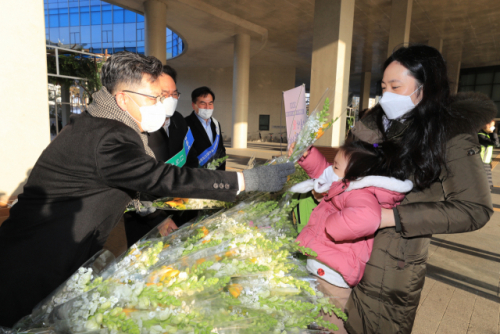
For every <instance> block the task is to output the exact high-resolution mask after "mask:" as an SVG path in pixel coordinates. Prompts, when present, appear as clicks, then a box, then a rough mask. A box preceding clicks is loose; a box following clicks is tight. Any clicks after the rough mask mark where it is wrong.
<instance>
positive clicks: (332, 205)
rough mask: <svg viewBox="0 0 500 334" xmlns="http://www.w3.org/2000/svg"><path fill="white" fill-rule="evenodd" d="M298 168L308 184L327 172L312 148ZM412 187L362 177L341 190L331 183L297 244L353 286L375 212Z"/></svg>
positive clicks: (395, 202)
mask: <svg viewBox="0 0 500 334" xmlns="http://www.w3.org/2000/svg"><path fill="white" fill-rule="evenodd" d="M299 164H300V166H302V168H304V170H305V171H306V172H307V174H308V175H309V176H310V177H311V178H317V177H318V176H320V175H321V173H323V171H324V170H325V168H327V167H328V166H331V164H330V163H328V162H327V161H326V159H325V157H324V156H323V155H322V154H321V153H320V152H319V151H318V150H317V149H316V148H314V147H313V148H312V149H311V150H310V152H309V154H308V155H307V157H306V158H302V159H301V160H299ZM412 187H413V184H412V183H411V181H409V180H406V181H400V180H397V179H395V178H389V177H384V176H366V177H364V178H361V179H359V180H356V181H352V182H350V183H347V184H344V183H343V182H334V183H333V184H332V186H331V188H330V190H329V192H328V194H327V195H326V196H325V197H324V198H323V200H322V201H321V202H320V203H319V205H318V206H317V207H316V208H315V209H314V211H313V212H312V214H311V217H310V219H309V222H308V223H307V225H306V226H305V227H304V229H303V230H302V232H301V233H300V235H299V236H298V237H297V241H300V245H301V246H304V247H309V248H311V249H312V250H314V251H315V252H316V253H318V257H317V258H316V259H317V260H318V261H320V262H323V263H324V264H326V265H328V266H329V267H330V268H332V269H334V270H336V271H338V272H339V273H340V274H341V275H342V276H343V277H344V280H345V281H346V282H347V284H349V285H350V286H351V287H352V286H355V285H356V284H358V283H359V281H360V280H361V278H362V277H363V273H364V271H365V266H366V262H368V259H369V258H370V255H371V251H372V248H373V238H374V234H375V232H376V231H377V229H378V227H379V226H380V219H381V208H386V209H390V208H393V207H395V206H396V205H398V204H399V203H400V202H401V201H402V200H403V199H404V197H405V193H407V192H409V191H410V190H411V189H412ZM317 274H318V276H321V275H320V273H317Z"/></svg>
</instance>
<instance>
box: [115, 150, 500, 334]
mask: <svg viewBox="0 0 500 334" xmlns="http://www.w3.org/2000/svg"><path fill="white" fill-rule="evenodd" d="M259 148H263V149H259ZM227 151H228V154H229V155H230V159H229V160H228V164H227V166H228V169H242V168H245V167H246V165H247V163H248V160H249V159H250V158H251V157H256V160H257V162H265V161H266V160H267V159H270V158H271V157H272V156H273V155H279V144H274V143H262V144H259V143H252V144H251V145H249V148H247V149H240V150H237V149H231V148H228V149H227ZM495 151H496V154H497V157H496V158H495V161H494V165H496V164H497V163H498V162H499V161H500V155H499V154H500V151H497V150H495ZM493 181H494V184H495V185H496V186H498V187H495V188H494V189H493V191H492V199H493V203H494V206H495V213H494V215H493V217H492V219H491V220H490V222H489V223H488V224H487V225H486V226H485V227H484V228H482V229H481V230H479V231H475V232H470V233H463V234H449V235H435V236H434V237H433V239H432V242H431V246H430V248H429V255H430V257H429V261H428V266H427V268H428V272H427V278H426V281H425V285H424V290H423V293H422V297H421V300H420V306H419V308H418V311H417V318H416V320H415V325H414V328H413V332H412V333H413V334H433V333H438V334H466V333H467V334H500V321H499V319H500V284H499V281H500V247H499V245H500V166H499V167H497V168H494V169H493ZM112 233H113V236H112V237H110V238H109V240H108V244H107V247H108V248H111V249H112V250H114V251H115V252H116V253H118V254H119V253H121V251H123V250H125V248H124V247H125V246H124V244H123V242H124V238H125V234H124V230H123V224H119V225H118V226H117V228H115V230H113V232H112ZM381 334H383V333H381Z"/></svg>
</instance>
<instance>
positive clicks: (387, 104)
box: [379, 86, 422, 119]
mask: <svg viewBox="0 0 500 334" xmlns="http://www.w3.org/2000/svg"><path fill="white" fill-rule="evenodd" d="M420 87H422V86H420ZM420 87H418V88H417V89H415V91H414V92H413V93H411V94H410V95H399V94H395V93H391V92H385V93H384V95H383V96H382V98H381V99H380V101H379V103H380V105H381V106H382V109H384V112H385V115H386V116H387V118H388V119H398V118H400V117H402V116H404V115H405V114H406V113H407V112H408V111H410V110H412V109H413V108H415V104H413V101H412V100H411V96H412V95H413V94H415V92H416V91H417V90H419V89H420Z"/></svg>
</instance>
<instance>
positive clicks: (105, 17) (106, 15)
mask: <svg viewBox="0 0 500 334" xmlns="http://www.w3.org/2000/svg"><path fill="white" fill-rule="evenodd" d="M111 23H113V17H112V14H111V11H110V10H103V11H102V24H111Z"/></svg>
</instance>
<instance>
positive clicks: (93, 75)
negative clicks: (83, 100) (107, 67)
mask: <svg viewBox="0 0 500 334" xmlns="http://www.w3.org/2000/svg"><path fill="white" fill-rule="evenodd" d="M102 64H103V63H102V62H101V61H97V60H96V59H95V58H89V57H83V56H82V55H79V54H68V55H59V74H60V75H67V76H72V77H79V78H86V79H87V82H81V83H80V84H81V87H83V89H84V90H85V91H86V93H87V95H88V96H89V98H92V94H93V93H95V92H96V91H98V90H99V89H101V86H102V85H101V78H100V72H101V67H102ZM47 71H48V73H51V74H55V73H56V59H55V57H54V56H52V55H47ZM49 83H52V84H56V85H61V86H63V85H66V86H71V85H73V84H74V80H72V79H64V78H57V77H51V76H49Z"/></svg>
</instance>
